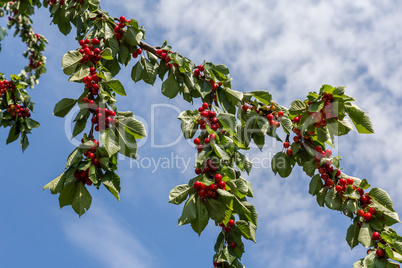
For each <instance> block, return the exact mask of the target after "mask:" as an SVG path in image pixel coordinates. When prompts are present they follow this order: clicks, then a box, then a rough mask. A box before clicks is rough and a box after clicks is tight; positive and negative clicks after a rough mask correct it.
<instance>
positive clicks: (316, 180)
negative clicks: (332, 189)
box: [308, 174, 323, 196]
mask: <svg viewBox="0 0 402 268" xmlns="http://www.w3.org/2000/svg"><path fill="white" fill-rule="evenodd" d="M322 186H323V185H322V180H321V177H320V175H318V174H317V175H314V176H313V177H312V178H311V181H310V184H309V190H308V192H309V193H310V194H311V195H312V196H314V195H316V194H318V192H319V191H320V190H321V189H322Z"/></svg>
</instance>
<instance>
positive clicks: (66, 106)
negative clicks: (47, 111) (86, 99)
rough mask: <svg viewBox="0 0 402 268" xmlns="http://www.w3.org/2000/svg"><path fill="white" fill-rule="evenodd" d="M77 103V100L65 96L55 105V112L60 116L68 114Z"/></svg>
mask: <svg viewBox="0 0 402 268" xmlns="http://www.w3.org/2000/svg"><path fill="white" fill-rule="evenodd" d="M76 103H77V100H74V99H69V98H64V99H62V100H61V101H59V102H58V103H56V106H54V110H53V114H54V115H55V116H58V117H64V116H66V115H67V114H68V113H69V112H70V111H71V109H72V108H73V107H74V105H75V104H76Z"/></svg>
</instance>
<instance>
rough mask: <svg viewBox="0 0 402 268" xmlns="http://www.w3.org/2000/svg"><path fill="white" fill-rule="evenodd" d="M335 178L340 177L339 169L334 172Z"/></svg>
mask: <svg viewBox="0 0 402 268" xmlns="http://www.w3.org/2000/svg"><path fill="white" fill-rule="evenodd" d="M335 176H337V177H339V176H341V171H340V170H339V169H337V170H336V174H335Z"/></svg>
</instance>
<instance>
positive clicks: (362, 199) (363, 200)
mask: <svg viewBox="0 0 402 268" xmlns="http://www.w3.org/2000/svg"><path fill="white" fill-rule="evenodd" d="M360 202H361V203H362V204H366V202H367V197H365V196H361V197H360ZM370 214H371V213H370Z"/></svg>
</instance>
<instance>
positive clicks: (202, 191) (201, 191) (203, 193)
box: [198, 189, 207, 198]
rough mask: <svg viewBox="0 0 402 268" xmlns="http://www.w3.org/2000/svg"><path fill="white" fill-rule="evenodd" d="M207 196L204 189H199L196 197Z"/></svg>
mask: <svg viewBox="0 0 402 268" xmlns="http://www.w3.org/2000/svg"><path fill="white" fill-rule="evenodd" d="M206 194H207V192H206V191H205V190H204V189H201V190H199V191H198V195H199V196H200V197H201V198H202V197H204V196H205V195H206Z"/></svg>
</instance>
